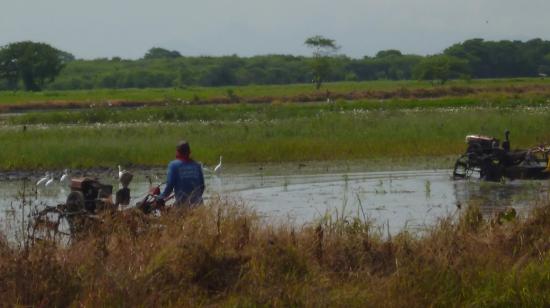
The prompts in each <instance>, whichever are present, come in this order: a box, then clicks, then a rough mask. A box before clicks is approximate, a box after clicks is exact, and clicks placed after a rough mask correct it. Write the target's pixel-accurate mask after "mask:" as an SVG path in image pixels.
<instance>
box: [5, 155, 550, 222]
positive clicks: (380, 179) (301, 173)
mask: <svg viewBox="0 0 550 308" xmlns="http://www.w3.org/2000/svg"><path fill="white" fill-rule="evenodd" d="M275 169H276V170H274V169H273V168H264V167H263V166H257V167H254V168H251V167H248V168H239V167H231V166H229V167H227V168H226V169H225V170H224V172H223V173H222V174H221V175H220V176H215V175H212V174H209V173H208V172H206V173H205V176H206V185H207V190H206V193H205V194H206V199H209V198H227V199H231V200H234V201H236V202H240V203H243V204H246V205H248V206H250V207H252V208H254V209H255V210H256V211H257V212H258V213H259V214H260V215H261V216H262V217H264V218H265V219H266V220H268V221H272V222H282V223H295V224H298V225H301V224H304V223H308V222H313V221H315V220H316V219H320V218H322V217H329V216H331V217H336V215H338V217H342V215H344V216H347V217H359V218H361V219H370V220H373V221H374V222H375V224H376V225H378V226H380V228H383V229H384V230H386V229H387V230H388V231H389V232H391V233H396V232H398V231H400V230H403V229H407V230H411V231H412V230H415V231H421V230H423V229H425V228H427V227H429V226H431V225H433V224H434V223H435V222H436V221H437V220H438V219H439V218H442V217H449V216H451V217H456V215H457V213H459V212H460V210H461V209H463V208H464V207H465V206H467V204H470V203H472V202H475V203H477V204H478V205H479V206H480V207H481V210H482V212H483V213H485V214H487V215H490V214H491V213H494V212H495V211H499V210H504V209H505V208H507V207H514V208H515V209H516V211H517V212H519V213H520V214H521V213H526V211H527V210H528V209H530V208H531V207H532V206H534V205H536V204H540V203H541V202H546V201H547V200H548V197H549V193H550V190H549V188H550V185H549V182H548V181H513V182H507V183H482V182H479V181H474V180H472V181H464V180H461V181H453V180H452V179H451V176H450V175H451V171H450V170H412V171H355V172H354V169H360V168H349V166H348V167H347V168H346V170H337V168H336V169H335V168H332V169H330V170H329V169H322V168H302V165H299V166H294V167H292V168H289V167H288V166H287V167H282V168H275ZM164 176H165V173H164V169H162V170H160V169H158V170H149V171H143V172H135V177H134V180H133V182H132V183H131V185H130V189H131V192H132V202H131V204H135V203H136V202H137V201H139V200H140V199H141V198H143V196H144V195H145V194H146V192H147V191H148V189H149V185H150V184H149V183H150V182H149V179H151V181H152V182H153V183H160V182H161V181H163V179H164ZM37 178H38V177H36V176H34V177H29V178H28V179H26V180H23V179H21V178H19V179H12V180H3V181H0V215H1V217H3V221H6V220H7V218H9V217H21V218H23V217H24V214H23V213H21V211H20V208H21V206H20V205H21V204H22V202H23V198H24V200H25V203H26V204H27V205H30V207H35V206H38V207H40V206H44V205H56V204H59V203H63V202H64V201H65V198H66V196H67V194H68V193H69V189H68V187H64V186H62V185H61V184H59V183H55V184H54V185H52V186H51V187H47V188H45V187H43V188H38V189H37V188H36V187H35V185H34V183H35V182H36V179H37ZM99 179H100V180H101V181H102V182H103V183H105V184H113V185H114V190H116V189H117V187H118V184H117V182H116V178H115V172H110V173H105V174H102V175H100V176H99ZM23 192H24V193H23ZM30 207H29V208H30ZM17 220H19V219H17ZM4 224H5V223H4ZM4 227H6V226H5V225H4Z"/></svg>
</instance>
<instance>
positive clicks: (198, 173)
mask: <svg viewBox="0 0 550 308" xmlns="http://www.w3.org/2000/svg"><path fill="white" fill-rule="evenodd" d="M190 155H191V147H190V146H189V143H188V142H187V141H185V140H182V141H180V142H179V143H178V145H177V147H176V159H175V160H173V161H171V162H170V163H169V164H168V174H167V176H166V188H165V189H164V191H163V192H162V193H161V194H160V195H159V196H158V199H157V200H158V201H160V202H161V203H163V202H164V201H165V200H166V199H167V198H168V197H169V196H170V194H171V193H172V191H174V192H175V196H176V203H175V204H176V206H177V207H181V206H188V207H193V206H197V205H200V204H201V203H202V193H203V192H204V176H203V174H202V167H201V165H199V164H198V163H196V162H195V161H193V160H192V159H191V157H190Z"/></svg>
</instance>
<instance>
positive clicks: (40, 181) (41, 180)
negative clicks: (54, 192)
mask: <svg viewBox="0 0 550 308" xmlns="http://www.w3.org/2000/svg"><path fill="white" fill-rule="evenodd" d="M49 178H50V173H49V172H46V175H45V176H44V177H43V178H41V179H40V180H38V181H37V182H36V186H40V185H43V184H45V183H46V181H48V179H49Z"/></svg>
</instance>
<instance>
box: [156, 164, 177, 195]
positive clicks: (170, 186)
mask: <svg viewBox="0 0 550 308" xmlns="http://www.w3.org/2000/svg"><path fill="white" fill-rule="evenodd" d="M175 176H176V170H175V168H174V167H173V166H172V164H169V165H168V171H167V175H166V187H165V188H164V191H163V192H162V193H161V194H160V195H159V198H162V199H165V198H167V197H168V196H170V194H171V193H172V191H173V190H174V185H175Z"/></svg>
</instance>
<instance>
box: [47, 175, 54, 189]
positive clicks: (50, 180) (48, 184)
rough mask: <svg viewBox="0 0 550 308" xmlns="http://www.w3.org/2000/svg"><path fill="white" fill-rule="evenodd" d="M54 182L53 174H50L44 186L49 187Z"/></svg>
mask: <svg viewBox="0 0 550 308" xmlns="http://www.w3.org/2000/svg"><path fill="white" fill-rule="evenodd" d="M53 182H54V179H53V173H50V179H49V180H48V181H47V182H46V184H45V186H46V187H50V186H51V185H52V184H53Z"/></svg>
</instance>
